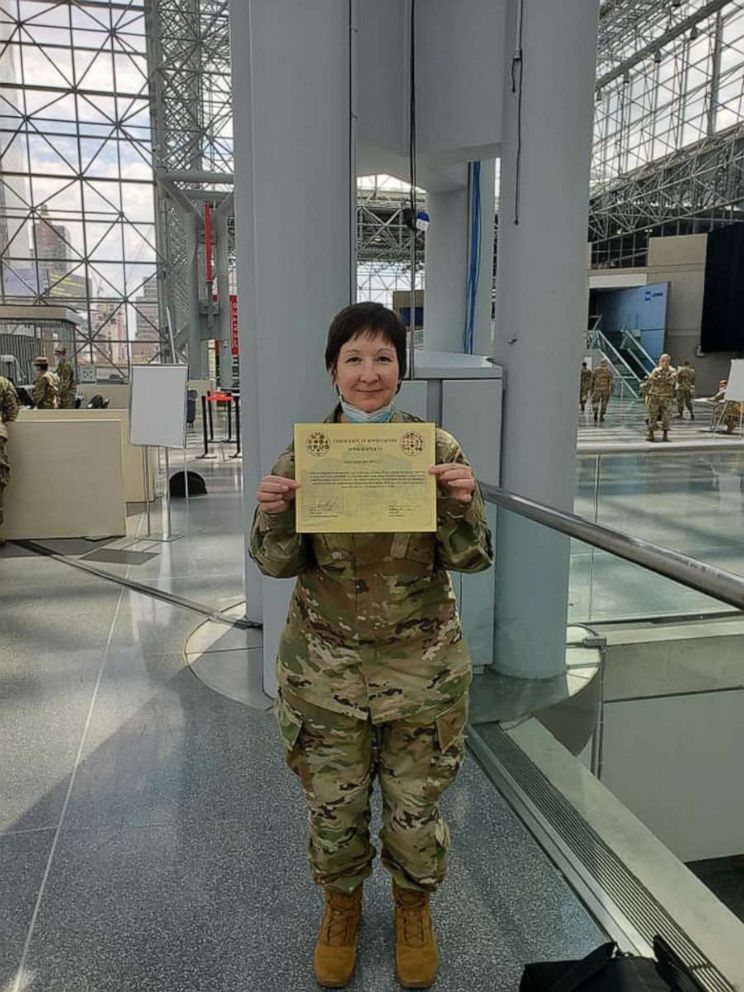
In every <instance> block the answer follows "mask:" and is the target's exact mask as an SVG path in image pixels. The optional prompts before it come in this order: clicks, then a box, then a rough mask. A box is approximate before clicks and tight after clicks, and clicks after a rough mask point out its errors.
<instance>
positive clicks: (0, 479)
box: [0, 437, 10, 537]
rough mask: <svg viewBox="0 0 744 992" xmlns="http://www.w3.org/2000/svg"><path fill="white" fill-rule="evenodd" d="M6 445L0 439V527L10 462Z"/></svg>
mask: <svg viewBox="0 0 744 992" xmlns="http://www.w3.org/2000/svg"><path fill="white" fill-rule="evenodd" d="M7 444H8V442H7V441H6V440H5V438H4V437H0V526H2V522H3V496H4V494H5V487H6V486H7V485H8V483H9V482H10V462H9V461H8V452H7V450H6V449H7ZM1 536H2V535H0V537H1Z"/></svg>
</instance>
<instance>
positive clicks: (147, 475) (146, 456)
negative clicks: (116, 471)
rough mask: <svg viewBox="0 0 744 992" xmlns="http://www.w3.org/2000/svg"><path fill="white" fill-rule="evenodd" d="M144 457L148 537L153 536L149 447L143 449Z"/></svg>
mask: <svg viewBox="0 0 744 992" xmlns="http://www.w3.org/2000/svg"><path fill="white" fill-rule="evenodd" d="M142 455H143V457H144V459H145V465H144V476H145V512H146V513H147V536H148V537H151V536H152V521H151V519H150V514H151V512H152V510H151V508H150V453H149V451H148V449H147V445H145V447H144V448H143V449H142Z"/></svg>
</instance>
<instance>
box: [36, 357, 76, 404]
mask: <svg viewBox="0 0 744 992" xmlns="http://www.w3.org/2000/svg"><path fill="white" fill-rule="evenodd" d="M54 353H55V355H56V356H57V368H56V369H55V371H54V372H52V371H51V369H50V368H49V359H48V358H46V357H45V356H44V355H39V357H38V358H35V359H34V365H35V366H36V370H37V374H36V381H35V382H34V388H33V392H32V394H31V399H32V400H33V404H34V406H35V407H36V409H37V410H56V409H60V410H71V409H72V408H73V407H74V406H75V390H76V388H77V383H76V381H75V371H74V369H73V367H72V363H71V362H70V360H69V359H68V358H67V349H66V348H64V347H62V346H59V347H57V348H55V349H54Z"/></svg>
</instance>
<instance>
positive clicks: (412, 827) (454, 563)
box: [250, 304, 493, 988]
mask: <svg viewBox="0 0 744 992" xmlns="http://www.w3.org/2000/svg"><path fill="white" fill-rule="evenodd" d="M405 338H406V331H405V328H404V327H403V325H402V324H401V323H400V321H399V320H398V318H397V316H396V315H395V314H393V313H392V312H391V311H389V310H386V309H385V308H384V307H382V306H381V305H380V304H355V305H354V306H352V307H347V308H346V309H345V310H343V311H341V313H340V314H339V315H337V317H336V318H335V319H334V322H333V324H332V325H331V330H330V332H329V349H328V350H327V351H326V364H327V366H328V367H329V371H330V372H331V373H332V376H333V379H334V382H336V383H337V386H338V388H339V390H341V388H342V385H339V384H338V380H337V378H336V366H337V363H338V362H339V355H341V356H343V355H344V354H345V349H347V348H349V347H352V346H353V347H355V348H359V349H361V355H357V356H356V357H353V360H354V361H358V362H359V365H360V366H361V363H362V362H364V361H366V360H367V359H366V354H367V352H366V351H365V349H367V350H370V349H373V348H374V346H375V342H376V341H377V342H378V344H379V342H383V343H385V342H387V344H388V345H389V346H391V347H390V348H389V350H392V347H393V346H394V348H395V352H396V353H397V367H396V368H395V369H394V370H393V371H392V373H389V372H383V373H382V375H383V376H384V375H388V376H389V375H390V374H392V375H393V376H394V378H393V379H392V383H393V390H392V391H391V394H390V398H392V395H394V391H395V390H396V389H397V385H399V382H400V379H401V378H402V376H403V375H404V374H405V360H406V356H405ZM334 342H335V343H334ZM365 342H366V343H365ZM360 374H361V373H360ZM374 374H375V373H374V371H373V372H370V377H369V382H372V383H373V378H372V377H373V375H374ZM346 375H348V373H346ZM366 384H367V380H365V381H364V382H363V385H366ZM383 385H384V383H383ZM383 393H384V389H381V390H379V395H380V397H381V399H380V402H382V401H383ZM361 394H362V395H365V391H364V390H362V391H361ZM340 395H341V398H342V406H341V407H338V408H337V409H336V410H334V411H333V412H332V413H331V414H330V416H329V417H328V418H327V421H328V422H334V421H337V420H340V419H342V417H343V418H344V419H346V417H345V413H344V411H346V409H347V407H346V406H344V405H343V403H344V395H345V393H344V394H341V393H340ZM369 395H374V393H371V392H370V393H369ZM346 399H348V396H346ZM371 405H372V404H370V406H371ZM386 419H387V420H388V422H391V423H401V422H416V421H417V418H416V417H413V416H412V415H410V414H407V413H403V412H399V411H397V410H395V409H393V408H392V407H391V409H390V414H389V416H388V417H386ZM436 461H437V466H438V467H437V468H436V469H432V471H433V472H434V473H435V474H436V473H437V472H441V474H440V475H438V483H439V487H438V498H437V530H436V533H389V534H381V533H375V534H372V533H370V534H367V533H359V534H312V535H310V534H304V535H303V534H298V533H297V531H296V529H295V512H294V505H293V496H294V488H295V485H296V484H295V483H294V482H292V481H291V480H294V478H295V457H294V451H293V448H292V447H291V446H290V447H289V448H287V449H286V451H285V452H284V453H283V454H282V455H281V457H280V458H279V460H278V461H277V463H276V464H275V465H274V467H273V469H272V471H271V474H270V475H269V476H265V477H264V479H263V480H262V483H261V487H263V491H262V489H261V487H260V488H259V492H258V494H257V496H258V499H259V505H258V508H257V510H256V514H255V517H254V521H253V528H252V533H251V542H250V548H251V555H252V557H253V558H254V560H255V561H256V563H257V564H258V566H259V568H260V569H261V571H262V572H263V573H264V574H265V575H269V576H274V577H277V578H289V577H294V576H296V577H297V581H296V584H295V588H294V593H293V596H292V600H291V604H290V607H289V614H288V617H287V623H286V627H285V628H284V632H283V634H282V637H281V642H280V645H279V652H278V663H277V664H278V683H279V695H278V698H277V700H276V703H275V714H276V717H277V721H278V725H279V729H280V732H281V736H282V739H283V743H284V747H285V751H286V756H287V762H288V764H289V767H290V768H291V769H292V770H293V771H294V772H295V773H296V774H297V775H298V777H299V779H300V781H301V783H302V788H303V791H304V795H305V800H306V802H307V806H308V812H309V830H310V838H309V859H310V864H311V866H312V870H313V874H314V878H315V881H316V882H317V883H318V884H319V885H321V886H323V888H324V890H325V896H326V911H325V915H324V917H323V922H322V924H321V930H320V934H319V937H318V940H317V942H316V946H315V953H314V970H315V976H316V979H317V981H318V982H319V983H320V984H321V985H323V986H325V987H341V986H343V985H345V984H347V983H348V981H349V980H350V979H351V975H352V972H353V968H354V961H355V954H356V938H357V931H358V927H359V921H360V917H361V899H362V882H363V881H364V879H365V878H366V877H367V876H368V875H369V874H370V873H371V871H372V862H373V859H374V856H375V853H376V852H375V848H374V847H373V846H372V844H371V842H370V837H369V822H370V796H371V793H372V789H373V782H374V780H375V778H377V779H378V782H379V786H380V790H381V793H382V821H383V823H382V830H381V833H380V840H381V842H382V862H383V864H384V865H385V867H386V869H387V870H388V872H389V873H390V875H391V876H392V881H393V896H394V907H395V932H396V952H395V966H396V976H397V978H398V980H399V981H400V982H401V983H402V984H403V985H404V986H406V987H409V988H424V987H428V986H429V985H430V984H431V983H432V982H433V981H434V978H435V976H436V973H437V969H438V964H439V955H438V950H437V945H436V940H435V938H434V933H433V929H432V923H431V917H430V914H429V906H428V901H429V894H430V893H431V892H433V891H434V890H435V889H436V888H437V886H438V885H439V883H440V882H441V881H442V879H443V878H444V875H445V870H446V853H447V848H448V847H449V844H450V833H449V829H448V827H447V824H446V823H445V822H444V820H443V818H442V815H441V812H440V808H439V799H440V796H441V795H442V793H443V791H444V790H445V789H446V788H447V786H449V785H450V784H451V783H452V781H453V780H454V778H455V776H456V774H457V771H458V769H459V767H460V764H461V762H462V759H463V754H464V730H465V725H466V722H467V715H468V687H469V685H470V681H471V666H470V657H469V654H468V649H467V646H466V644H465V641H464V639H463V633H462V629H461V626H460V620H459V617H458V612H457V605H456V600H455V596H454V593H453V589H452V584H451V581H450V578H449V575H448V570H456V571H462V572H478V571H481V570H482V569H485V568H488V567H489V566H490V565H491V563H492V557H493V556H492V547H491V535H490V532H489V529H488V525H487V522H486V516H485V509H484V504H483V500H482V497H481V495H480V492H479V490H478V488H477V485H476V484H475V481H474V479H473V476H472V470H471V469H470V467H469V465H468V463H467V461H466V459H465V456H464V454H463V452H462V450H461V448H460V446H459V444H458V443H457V441H456V440H455V438H454V437H452V435H450V434H448V433H447V432H446V431H444V430H441V429H439V428H437V431H436ZM453 480H455V481H453ZM457 480H459V481H457ZM456 486H463V487H465V488H464V489H457V488H455V487H456ZM277 490H278V491H279V492H278V493H276V494H275V495H273V496H272V492H276V491H277ZM458 493H459V496H458ZM272 499H273V500H275V502H270V501H271V500H272ZM267 501H269V502H267Z"/></svg>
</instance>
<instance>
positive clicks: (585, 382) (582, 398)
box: [579, 365, 592, 413]
mask: <svg viewBox="0 0 744 992" xmlns="http://www.w3.org/2000/svg"><path fill="white" fill-rule="evenodd" d="M591 388H592V370H591V369H589V368H584V366H583V365H582V367H581V380H580V382H579V405H580V407H581V412H582V413H583V412H584V408H585V407H586V401H587V400H588V399H589V391H590V390H591Z"/></svg>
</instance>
